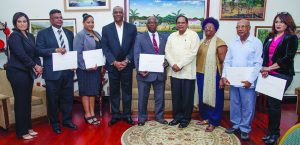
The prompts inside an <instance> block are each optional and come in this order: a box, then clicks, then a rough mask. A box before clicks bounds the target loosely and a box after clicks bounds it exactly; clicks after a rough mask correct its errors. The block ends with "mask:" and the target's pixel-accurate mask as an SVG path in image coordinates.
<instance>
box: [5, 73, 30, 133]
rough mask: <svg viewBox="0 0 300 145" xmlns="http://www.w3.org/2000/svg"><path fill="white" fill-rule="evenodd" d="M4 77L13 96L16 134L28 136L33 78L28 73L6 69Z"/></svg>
mask: <svg viewBox="0 0 300 145" xmlns="http://www.w3.org/2000/svg"><path fill="white" fill-rule="evenodd" d="M6 75H7V78H8V80H9V82H10V84H11V87H12V91H13V94H14V109H15V122H16V123H15V124H16V134H17V136H19V137H21V136H23V135H25V134H28V130H29V129H32V124H31V96H32V87H33V78H32V76H31V73H30V72H29V71H28V72H26V71H22V70H18V69H15V68H8V69H7V71H6Z"/></svg>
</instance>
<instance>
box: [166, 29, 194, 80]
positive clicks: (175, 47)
mask: <svg viewBox="0 0 300 145" xmlns="http://www.w3.org/2000/svg"><path fill="white" fill-rule="evenodd" d="M199 45H200V39H199V36H198V34H197V33H196V32H194V31H192V30H189V29H187V30H186V31H185V32H184V34H182V35H180V34H179V32H178V31H177V32H174V33H172V34H171V35H170V36H169V38H168V41H167V44H166V49H165V56H166V59H167V61H168V63H169V64H170V67H168V75H169V76H172V77H174V78H177V79H190V80H195V79H196V55H197V52H198V48H199ZM174 64H177V66H178V67H179V68H181V70H180V71H179V72H174V71H173V70H172V66H173V65H174Z"/></svg>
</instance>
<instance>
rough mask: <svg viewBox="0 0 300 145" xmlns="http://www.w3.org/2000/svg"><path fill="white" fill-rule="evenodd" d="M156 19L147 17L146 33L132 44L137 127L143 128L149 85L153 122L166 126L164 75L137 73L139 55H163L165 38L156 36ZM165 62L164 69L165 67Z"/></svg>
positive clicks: (146, 116) (145, 119)
mask: <svg viewBox="0 0 300 145" xmlns="http://www.w3.org/2000/svg"><path fill="white" fill-rule="evenodd" d="M157 23H158V21H157V19H156V18H155V17H149V18H148V19H147V28H148V32H145V33H142V34H139V35H138V36H137V37H136V41H135V44H134V63H135V66H136V70H137V72H138V73H137V75H136V79H137V82H138V125H139V126H143V125H145V122H146V121H147V118H148V114H147V104H148V97H149V92H150V87H151V84H152V85H153V89H154V99H155V120H156V121H158V122H159V123H161V124H168V122H167V121H166V120H164V106H165V103H164V98H165V96H164V94H165V81H166V73H165V72H164V73H157V72H146V71H139V56H140V54H157V55H165V46H166V42H167V37H165V36H163V35H161V34H158V33H157V31H156V29H157ZM167 64H168V63H167V62H165V63H164V64H162V65H164V67H167Z"/></svg>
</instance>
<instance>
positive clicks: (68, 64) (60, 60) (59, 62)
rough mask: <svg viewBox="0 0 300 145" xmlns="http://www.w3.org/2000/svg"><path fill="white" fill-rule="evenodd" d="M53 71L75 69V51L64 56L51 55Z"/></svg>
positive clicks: (58, 54)
mask: <svg viewBox="0 0 300 145" xmlns="http://www.w3.org/2000/svg"><path fill="white" fill-rule="evenodd" d="M52 63H53V71H60V70H68V69H76V68H77V51H68V52H66V53H65V54H63V55H62V54H60V53H52Z"/></svg>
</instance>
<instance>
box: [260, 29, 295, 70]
mask: <svg viewBox="0 0 300 145" xmlns="http://www.w3.org/2000/svg"><path fill="white" fill-rule="evenodd" d="M272 39H273V38H272V37H268V38H266V40H265V42H264V49H263V66H266V67H267V66H268V64H269V47H270V44H271V42H272ZM297 49H298V37H297V36H296V35H290V34H284V36H283V37H282V40H281V41H280V42H279V44H278V45H277V47H276V50H275V52H274V54H273V57H272V62H273V64H274V63H277V64H278V65H279V66H280V68H279V69H276V70H274V71H276V72H278V73H281V74H285V75H289V76H291V75H295V70H294V57H295V55H296V52H297Z"/></svg>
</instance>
